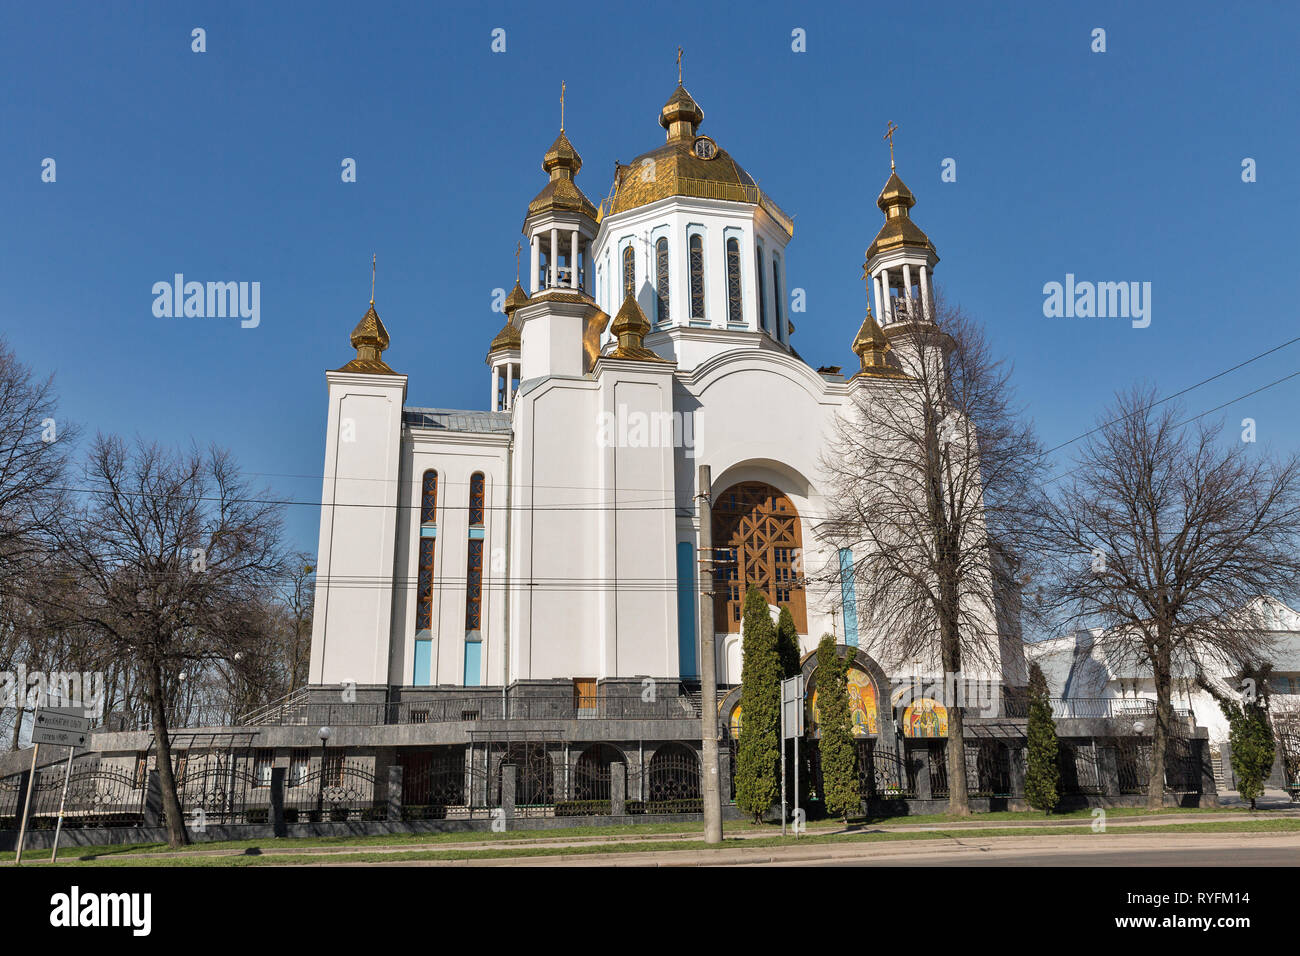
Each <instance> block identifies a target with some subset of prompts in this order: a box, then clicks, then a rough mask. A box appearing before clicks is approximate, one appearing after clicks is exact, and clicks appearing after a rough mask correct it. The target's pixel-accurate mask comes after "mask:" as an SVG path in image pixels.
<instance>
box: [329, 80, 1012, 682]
mask: <svg viewBox="0 0 1300 956" xmlns="http://www.w3.org/2000/svg"><path fill="white" fill-rule="evenodd" d="M703 115H704V114H703V111H702V110H701V109H700V107H699V105H698V104H697V103H696V102H695V100H694V99H693V98H692V97H691V96H690V94H689V93H687V91H686V90H685V89H684V88H683V87H681V86H680V85H679V86H678V87H677V89H676V91H675V92H674V93H673V95H672V97H671V98H670V99H669V101H668V103H667V104H666V105H665V106H664V107H663V109H662V110H661V111H660V114H659V123H660V125H661V126H662V127H663V128H664V130H665V131H666V139H665V142H663V144H662V145H659V146H657V147H655V148H653V149H651V150H649V151H648V152H645V153H643V154H642V155H640V156H638V157H637V158H636V159H635V160H633V161H632V162H631V163H629V164H627V165H625V166H624V165H620V166H618V167H617V171H616V176H615V181H614V183H613V185H612V188H611V190H610V193H609V198H607V199H606V200H605V201H604V202H603V203H602V204H601V205H600V206H599V207H597V206H596V205H595V204H593V203H592V202H591V201H590V200H589V199H588V198H587V197H586V196H585V195H584V194H583V192H582V190H581V189H580V188H579V187H578V185H577V184H576V177H577V175H578V172H579V170H580V169H581V168H582V159H581V157H580V156H579V155H578V152H577V151H576V150H575V149H574V147H573V145H572V143H571V142H570V141H569V138H568V136H567V135H566V133H565V132H564V131H563V130H561V132H560V135H559V136H558V138H557V139H556V140H555V142H554V143H553V144H552V145H551V147H550V149H548V150H547V151H546V153H545V156H544V158H543V161H542V168H543V170H544V171H545V172H546V173H547V174H548V176H549V180H548V181H547V182H546V184H545V186H544V187H543V188H542V190H541V192H539V193H538V194H537V195H536V197H535V198H534V199H533V200H532V202H531V203H529V204H528V207H527V212H526V215H525V218H524V222H523V234H524V241H525V244H526V245H525V248H526V249H527V255H528V266H527V270H526V275H525V279H526V281H527V283H528V286H527V288H526V289H525V288H524V287H523V286H522V285H521V284H520V283H519V282H516V284H515V287H514V289H513V290H512V291H511V293H510V295H509V297H508V298H507V299H506V301H505V325H504V327H503V328H502V329H501V330H500V332H499V333H497V334H496V337H495V338H493V339H492V340H491V344H490V346H489V349H488V354H487V365H488V368H489V372H490V382H491V385H490V388H491V391H490V395H491V404H490V406H489V408H488V409H486V410H482V411H462V410H449V409H444V408H439V407H436V403H435V401H433V400H434V399H435V396H434V395H433V394H432V393H431V392H430V389H431V388H432V386H433V385H434V384H435V383H434V382H431V381H424V382H411V383H410V384H411V391H412V392H414V393H415V395H417V396H419V400H420V402H421V404H419V405H408V404H407V402H408V400H409V399H410V396H408V378H407V376H406V375H404V374H400V373H398V372H396V371H394V370H393V369H392V368H390V367H389V366H388V365H387V364H386V363H385V361H384V360H383V357H382V353H383V351H384V350H385V349H386V348H387V347H388V345H389V336H388V332H387V330H386V329H385V327H384V324H383V323H382V322H381V321H380V319H379V316H378V314H377V313H376V311H375V308H374V303H373V301H372V302H371V308H370V310H369V311H368V312H367V313H366V315H365V317H364V318H363V319H362V320H361V322H360V324H359V325H358V326H357V327H356V329H355V330H354V331H353V333H352V344H353V346H354V347H355V348H356V352H357V354H356V358H354V359H353V360H352V361H350V362H348V363H347V364H346V365H344V366H343V367H342V368H340V369H338V370H336V371H331V372H328V373H327V375H326V378H327V381H328V383H329V412H328V414H329V421H328V431H327V447H326V453H325V472H324V473H325V481H324V488H323V493H322V515H321V530H320V547H319V561H318V584H317V600H316V613H315V618H314V627H313V634H312V661H311V675H310V680H311V682H312V683H313V684H317V685H324V684H336V683H339V682H344V681H354V682H356V683H358V684H364V685H371V686H375V685H387V686H394V685H397V686H406V687H410V686H431V685H440V686H466V687H469V686H484V685H496V686H501V685H508V684H511V683H514V682H516V681H531V680H554V679H565V680H570V679H571V680H574V681H579V680H582V681H589V680H591V681H594V680H599V679H610V678H634V677H645V676H649V677H654V678H658V679H671V680H682V679H685V680H689V679H690V678H692V677H694V676H695V675H696V674H698V673H699V665H700V661H699V647H700V642H699V640H698V634H699V631H700V628H701V627H713V628H714V629H715V633H716V636H717V643H716V647H717V654H718V666H719V670H718V674H719V681H720V682H721V683H723V684H736V683H738V682H739V681H740V665H741V655H740V634H739V631H740V621H741V613H740V609H741V604H742V602H743V598H744V594H745V590H746V588H747V587H749V586H751V585H755V586H758V587H759V588H761V589H762V590H764V591H765V592H766V594H767V596H768V600H769V603H770V604H773V605H786V606H789V607H790V609H791V612H792V614H793V616H794V619H795V622H796V625H797V628H798V630H799V633H800V639H801V642H802V646H803V648H804V650H805V651H808V650H812V649H813V648H814V647H815V646H816V643H817V640H818V638H819V637H820V636H821V635H822V634H824V633H829V632H831V631H832V629H833V628H834V629H835V630H836V631H837V632H838V634H839V635H840V640H841V641H842V642H844V643H848V644H850V645H858V644H861V646H862V647H863V649H864V650H870V649H871V648H872V645H873V644H874V643H875V642H873V641H872V636H871V635H869V634H865V633H863V634H859V633H858V624H857V622H858V620H859V615H858V608H857V600H856V598H855V596H854V589H853V583H852V580H851V577H850V576H849V575H848V574H846V573H842V569H846V568H848V567H851V563H852V560H853V556H852V555H851V554H849V553H841V552H838V551H836V550H835V549H834V548H832V547H830V546H829V545H828V544H827V543H826V542H824V541H822V540H821V539H820V538H819V537H818V535H817V531H816V527H815V525H816V518H817V517H818V516H820V515H823V514H824V513H825V511H826V504H825V501H824V498H823V495H824V488H823V484H822V476H821V473H820V466H819V461H820V458H821V455H822V454H823V451H824V449H825V448H826V447H827V441H828V436H829V435H830V432H831V428H832V425H833V423H834V421H835V419H836V417H837V416H838V415H840V414H841V413H842V412H843V411H844V410H845V409H846V408H848V407H850V405H851V403H852V401H853V399H854V397H855V396H856V395H858V394H859V393H860V392H861V390H888V389H889V388H891V387H892V385H893V383H892V382H891V379H892V380H895V381H896V380H897V379H898V378H899V377H900V375H901V374H902V372H901V371H900V363H899V360H898V358H897V357H896V353H892V352H891V350H890V339H891V337H892V336H894V335H896V334H897V333H898V332H899V331H901V330H903V329H905V328H906V327H907V326H908V325H909V323H910V322H912V321H914V320H915V321H928V319H927V318H926V314H928V309H927V313H926V314H923V315H920V316H915V317H913V316H909V314H908V311H907V306H908V303H909V302H910V303H919V304H921V305H923V306H927V307H928V305H929V303H930V302H931V301H932V298H933V289H932V277H933V271H934V268H935V266H936V264H937V263H938V261H939V260H938V255H937V253H936V252H935V248H934V245H933V244H932V243H931V242H930V240H929V238H928V237H927V236H926V235H925V233H924V232H922V231H921V229H920V228H919V227H918V226H917V225H916V224H915V223H914V222H913V221H912V220H911V218H910V215H909V210H910V209H911V207H912V206H913V205H914V204H915V202H916V200H915V198H914V197H913V196H912V193H911V192H910V191H909V190H908V188H907V187H906V186H905V185H904V184H903V182H902V180H901V179H900V178H899V177H898V175H897V174H896V173H894V172H892V170H891V173H890V175H889V178H888V181H887V182H886V184H885V186H884V188H883V190H882V191H881V193H880V196H879V198H878V200H877V205H878V206H879V208H880V209H881V211H882V212H883V213H884V216H885V222H884V224H883V226H881V227H880V228H879V231H878V233H877V235H876V238H875V240H874V241H873V242H872V243H871V245H870V248H869V249H868V250H867V261H866V263H865V270H864V279H866V280H867V281H868V283H869V286H870V290H871V291H870V299H871V301H870V303H869V305H868V308H867V316H866V318H865V320H862V321H860V322H859V320H858V319H856V318H853V319H850V318H848V317H846V318H845V320H844V334H845V339H846V340H848V339H849V336H850V335H851V334H852V333H853V331H854V329H857V334H856V337H855V338H853V339H852V349H853V351H854V352H855V353H856V354H857V355H858V357H859V368H858V369H857V370H856V371H855V372H854V373H853V374H850V375H849V376H845V375H842V374H840V372H839V369H838V368H831V369H814V368H813V367H811V366H810V365H809V364H808V363H807V362H805V361H804V360H803V358H801V357H800V355H799V354H798V352H796V351H795V349H794V347H793V345H792V344H791V338H792V335H793V333H794V324H793V323H792V322H791V317H790V315H789V311H790V308H789V306H790V302H791V289H790V281H789V279H788V277H787V274H786V266H785V262H786V248H787V245H788V244H789V242H790V241H791V238H792V236H793V222H792V220H791V219H790V217H789V216H787V215H786V214H785V213H784V212H783V211H782V210H781V209H780V208H779V207H778V206H777V205H776V204H775V203H774V202H773V201H772V200H771V199H770V198H769V197H768V196H767V195H766V194H765V193H764V192H763V191H762V190H761V189H760V188H759V187H758V186H757V184H756V183H755V181H754V179H753V178H752V177H751V176H750V175H749V174H748V173H747V172H746V171H745V170H744V169H743V168H742V167H741V166H740V165H739V164H738V163H737V162H736V161H735V160H734V159H733V158H732V157H731V156H730V155H729V154H728V152H727V151H726V150H725V149H724V148H723V146H722V145H720V144H718V143H717V142H715V141H714V140H713V139H711V138H710V137H709V136H707V135H704V134H702V133H700V125H701V123H702V121H703ZM873 306H874V313H873ZM874 316H879V317H880V321H879V323H878V322H877V320H876V318H875V317H874ZM611 317H612V320H611ZM399 324H406V326H407V327H408V328H414V327H415V323H414V322H407V323H399ZM485 340H486V336H485ZM486 384H487V382H485V385H486ZM882 394H884V392H882ZM426 396H427V397H426ZM701 465H708V466H710V468H711V473H712V487H711V488H710V489H708V491H710V492H711V497H712V502H713V515H714V518H713V542H714V545H715V547H718V548H723V549H728V550H727V551H726V552H725V553H724V555H723V556H724V557H726V558H729V559H730V560H731V563H730V564H723V565H721V566H720V567H721V570H722V574H721V580H720V581H719V582H718V584H717V591H718V598H717V601H716V606H715V613H714V615H713V617H712V620H708V621H704V622H700V621H698V620H697V617H698V615H697V608H698V587H697V583H696V572H697V568H698V560H699V557H698V543H699V534H700V528H699V518H698V514H699V512H698V509H697V497H698V495H699V494H700V492H701V490H702V489H700V488H697V487H696V484H697V475H698V469H699V466H701ZM728 569H730V570H728ZM804 573H806V574H807V575H809V576H818V577H820V578H822V579H824V580H826V579H829V580H830V581H832V582H834V581H835V580H836V579H837V578H838V579H839V580H840V586H839V587H835V586H834V585H832V586H831V588H830V589H829V591H830V593H825V594H824V593H820V592H819V591H816V590H814V589H808V590H805V589H803V588H801V587H800V586H799V584H800V580H801V574H804ZM864 619H865V617H864ZM1003 647H1004V648H1009V649H1010V650H1009V651H1007V652H1005V653H1004V652H1003V651H997V652H995V653H994V654H993V655H992V656H991V658H990V659H989V660H988V661H986V662H985V664H984V666H983V667H982V668H980V669H979V672H976V671H975V669H973V668H972V669H970V670H969V672H968V674H967V676H969V677H974V678H980V677H983V678H986V679H989V678H991V679H994V680H997V681H1000V682H1002V683H1012V684H1023V682H1024V676H1023V662H1022V660H1021V659H1020V656H1019V644H1018V641H1017V640H1014V639H1011V638H1010V636H1009V635H1008V636H1004V641H1003ZM881 663H882V664H883V665H885V666H886V667H888V666H889V662H887V661H882V662H881Z"/></svg>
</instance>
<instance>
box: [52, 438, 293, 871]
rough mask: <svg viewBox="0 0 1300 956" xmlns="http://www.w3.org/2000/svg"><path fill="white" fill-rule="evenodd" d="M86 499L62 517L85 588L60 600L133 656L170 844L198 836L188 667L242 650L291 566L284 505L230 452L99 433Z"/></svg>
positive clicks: (117, 652)
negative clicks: (184, 716)
mask: <svg viewBox="0 0 1300 956" xmlns="http://www.w3.org/2000/svg"><path fill="white" fill-rule="evenodd" d="M86 481H87V483H88V486H89V487H88V489H87V494H86V496H85V501H84V503H83V504H82V506H81V507H80V508H78V509H76V510H75V511H71V512H69V513H67V514H66V515H64V516H63V519H62V520H61V521H60V523H59V539H60V554H61V557H62V560H64V561H66V562H68V563H69V564H71V565H72V567H73V568H74V569H75V572H76V573H75V577H73V578H72V579H71V580H72V581H74V582H75V591H74V592H73V593H71V594H68V595H66V596H65V600H63V601H61V602H60V607H62V609H63V610H64V612H65V613H66V614H67V615H68V618H69V620H70V621H71V622H74V623H76V624H78V625H81V626H84V627H88V628H91V629H93V630H94V631H95V632H96V633H98V634H100V635H102V638H103V640H104V641H105V643H106V646H107V647H108V648H110V649H111V651H112V653H113V654H114V656H116V657H117V658H118V659H119V660H129V661H131V662H132V663H133V664H134V666H135V668H136V669H137V670H138V672H139V675H140V683H141V684H142V685H143V691H144V693H145V694H146V695H147V701H148V707H149V715H150V719H151V723H152V726H153V732H154V739H155V741H156V743H157V746H158V776H159V780H160V783H161V784H162V797H163V807H164V812H165V814H166V819H167V831H168V839H169V842H170V843H171V845H173V846H179V845H181V844H183V843H185V842H187V839H188V838H187V835H186V832H185V825H184V820H183V818H182V816H181V807H180V801H179V800H178V798H177V794H176V780H175V777H174V773H173V769H172V757H171V742H170V739H169V730H168V728H169V727H170V726H171V723H170V721H171V719H172V716H173V709H174V708H175V707H177V706H178V704H179V702H180V701H181V699H182V698H183V697H184V695H185V694H186V693H187V691H186V689H185V688H184V686H183V685H184V684H185V680H183V679H182V676H181V675H182V674H184V675H185V678H188V677H189V676H190V675H189V673H188V671H189V670H191V669H192V668H194V667H195V666H196V665H201V664H202V663H203V662H206V661H212V660H214V659H219V660H233V659H234V658H235V656H236V655H237V654H239V653H240V650H241V648H242V647H243V646H244V643H245V642H246V641H247V638H248V634H247V631H246V630H245V629H244V628H242V627H240V626H239V624H240V622H241V621H242V620H243V619H244V618H245V616H246V613H247V612H246V608H247V605H248V604H249V602H250V601H253V600H255V599H256V597H257V594H258V590H259V588H260V587H262V586H264V584H265V582H266V581H267V580H268V579H269V578H270V577H271V576H273V575H275V574H277V573H279V571H280V566H281V556H280V550H279V547H280V537H281V525H282V517H281V507H280V505H279V504H278V503H276V502H273V501H269V500H267V499H266V497H265V494H264V493H257V492H255V491H254V489H252V488H251V487H250V486H249V484H248V483H247V482H246V481H245V480H244V479H243V478H242V477H241V475H240V473H239V469H238V467H237V466H236V465H235V463H234V461H233V460H232V459H231V457H230V455H229V454H228V453H227V452H225V451H222V450H219V449H215V448H214V449H211V450H210V451H208V452H207V453H201V452H199V451H198V450H192V451H189V452H186V453H180V452H173V451H169V450H165V449H163V448H161V447H159V446H158V445H150V444H146V443H144V442H141V441H137V442H136V443H135V444H134V445H132V446H128V445H127V444H126V443H125V442H123V441H122V440H121V439H119V438H116V437H104V436H99V437H98V438H97V439H96V440H95V442H94V444H93V446H92V448H91V449H90V453H89V458H88V462H87V465H86Z"/></svg>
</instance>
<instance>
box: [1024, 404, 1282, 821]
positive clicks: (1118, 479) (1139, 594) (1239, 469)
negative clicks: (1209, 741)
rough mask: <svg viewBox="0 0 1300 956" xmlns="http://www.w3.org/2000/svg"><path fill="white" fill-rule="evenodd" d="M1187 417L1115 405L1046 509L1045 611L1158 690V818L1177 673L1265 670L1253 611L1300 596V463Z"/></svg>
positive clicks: (1153, 804) (1167, 408)
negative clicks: (1095, 637) (1087, 629)
mask: <svg viewBox="0 0 1300 956" xmlns="http://www.w3.org/2000/svg"><path fill="white" fill-rule="evenodd" d="M1181 415H1182V411H1181V409H1180V408H1179V407H1178V406H1177V405H1176V404H1174V403H1168V404H1164V405H1161V404H1160V403H1159V402H1158V400H1157V398H1156V395H1155V392H1154V390H1152V389H1150V388H1146V387H1138V388H1134V389H1132V390H1129V391H1127V392H1122V393H1120V394H1118V395H1117V396H1116V400H1115V402H1114V404H1113V406H1112V407H1111V408H1109V409H1108V410H1107V411H1106V412H1105V414H1104V415H1103V417H1102V420H1101V422H1100V423H1099V425H1098V428H1097V429H1096V430H1095V431H1094V432H1093V433H1092V435H1090V436H1089V437H1088V439H1087V441H1086V443H1085V445H1084V447H1083V450H1082V451H1081V452H1080V453H1079V455H1078V460H1077V467H1075V468H1074V470H1073V471H1072V473H1070V475H1069V478H1068V480H1067V481H1066V482H1064V483H1063V486H1062V487H1061V488H1060V489H1059V490H1058V491H1057V492H1056V493H1055V494H1054V495H1053V496H1052V497H1051V498H1050V499H1049V498H1047V497H1044V501H1043V504H1042V508H1043V513H1044V515H1045V519H1046V522H1045V527H1046V534H1047V538H1046V550H1045V554H1046V555H1047V557H1048V564H1047V566H1046V569H1045V570H1046V577H1045V579H1044V596H1043V602H1044V603H1045V605H1046V606H1048V607H1049V608H1052V609H1055V610H1056V611H1057V614H1058V619H1059V620H1061V621H1062V622H1063V623H1072V624H1075V625H1088V626H1094V627H1100V628H1102V629H1103V630H1102V637H1101V640H1102V641H1103V642H1104V643H1105V644H1106V646H1107V648H1108V650H1109V653H1110V655H1111V656H1112V657H1113V658H1115V659H1117V660H1122V661H1128V662H1134V663H1137V664H1139V665H1140V666H1142V667H1143V668H1144V669H1147V670H1149V672H1150V674H1151V677H1152V679H1153V680H1154V684H1155V692H1156V718H1155V726H1154V728H1153V734H1152V748H1151V752H1152V758H1151V767H1150V776H1149V779H1148V785H1147V806H1148V807H1149V808H1152V809H1156V808H1158V807H1160V806H1162V805H1163V802H1164V776H1165V750H1166V746H1167V742H1168V740H1169V739H1170V731H1171V726H1172V718H1173V709H1172V692H1173V680H1174V674H1175V672H1176V671H1178V670H1180V669H1191V670H1199V669H1200V663H1201V662H1202V661H1203V660H1205V659H1206V658H1208V657H1218V658H1221V659H1226V660H1231V661H1247V660H1252V659H1259V658H1262V657H1264V656H1266V654H1267V652H1268V650H1269V644H1270V638H1269V636H1268V634H1267V630H1266V627H1267V621H1266V615H1267V611H1268V605H1267V602H1265V601H1261V600H1259V599H1260V598H1264V597H1269V596H1271V597H1280V598H1283V599H1285V598H1286V597H1287V596H1289V595H1291V594H1293V593H1294V592H1295V588H1296V586H1297V584H1300V459H1297V458H1296V457H1294V456H1292V457H1290V458H1288V459H1285V460H1282V459H1277V458H1274V457H1272V456H1270V455H1269V454H1267V453H1266V452H1264V451H1262V450H1259V449H1256V448H1254V447H1252V446H1249V445H1247V444H1246V443H1244V442H1234V441H1231V440H1227V441H1225V440H1224V439H1223V425H1222V423H1217V424H1207V423H1204V422H1200V421H1198V422H1196V423H1195V424H1190V423H1183V422H1180V417H1181Z"/></svg>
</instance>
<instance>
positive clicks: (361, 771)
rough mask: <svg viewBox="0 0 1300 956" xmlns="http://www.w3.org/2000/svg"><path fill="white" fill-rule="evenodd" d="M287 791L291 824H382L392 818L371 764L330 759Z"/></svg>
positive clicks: (286, 812)
mask: <svg viewBox="0 0 1300 956" xmlns="http://www.w3.org/2000/svg"><path fill="white" fill-rule="evenodd" d="M284 789H285V796H284V818H285V822H287V823H308V822H310V823H319V822H322V821H333V822H342V821H346V820H381V819H384V818H385V817H386V816H387V814H388V807H387V801H383V802H380V801H379V799H378V796H377V793H376V788H375V775H374V772H373V771H372V770H371V769H370V765H369V762H368V761H362V760H348V759H338V760H335V759H328V758H327V759H326V760H325V762H324V766H321V765H319V764H317V765H316V766H314V767H313V768H312V769H311V770H310V771H309V772H308V773H307V774H305V775H304V776H303V777H301V778H300V779H299V780H296V781H294V784H293V785H292V786H286V787H285V788H284Z"/></svg>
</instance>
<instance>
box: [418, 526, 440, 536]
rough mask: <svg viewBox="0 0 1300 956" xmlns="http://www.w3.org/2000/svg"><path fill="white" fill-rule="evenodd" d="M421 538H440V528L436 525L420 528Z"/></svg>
mask: <svg viewBox="0 0 1300 956" xmlns="http://www.w3.org/2000/svg"><path fill="white" fill-rule="evenodd" d="M420 537H421V538H436V537H438V526H437V525H436V524H426V525H421V526H420Z"/></svg>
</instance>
